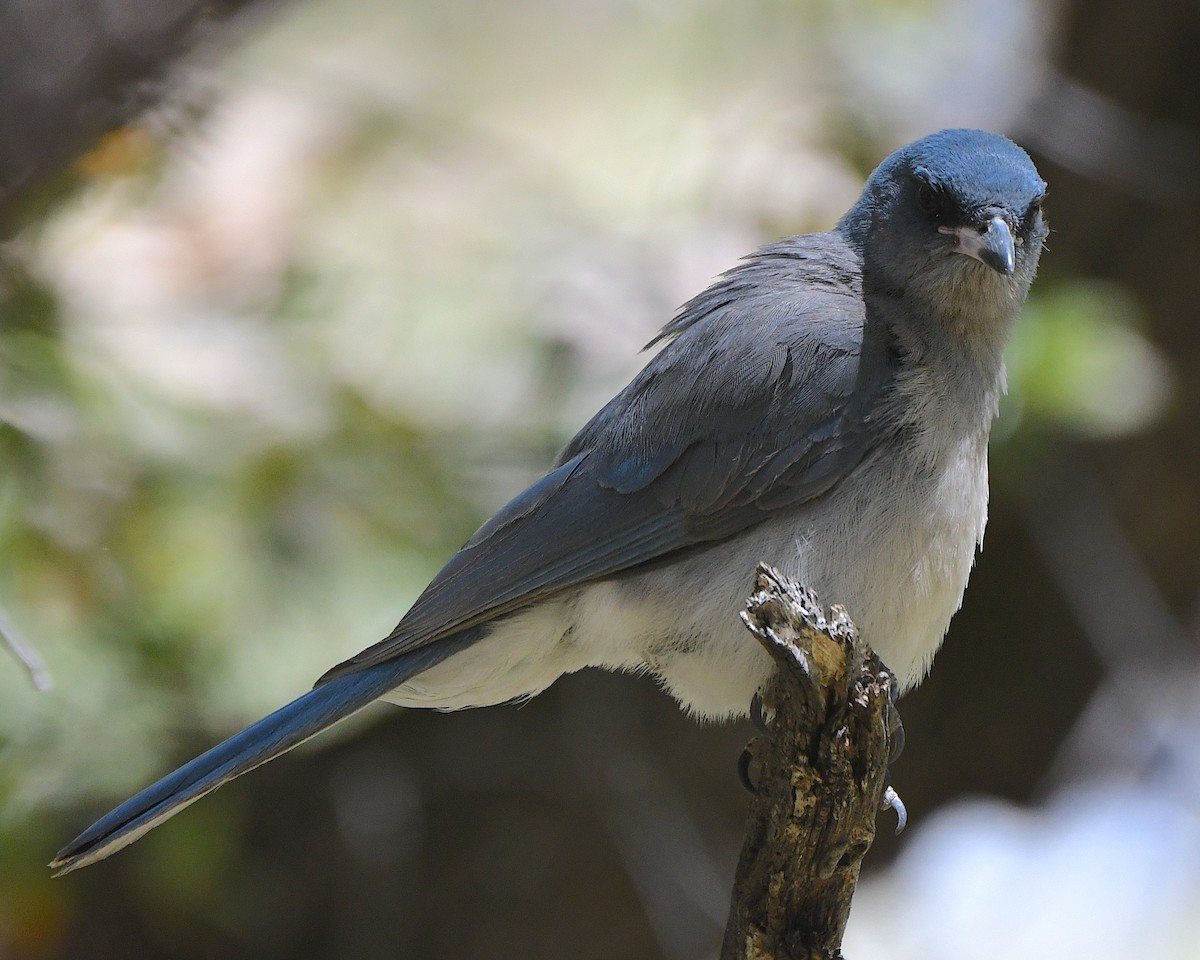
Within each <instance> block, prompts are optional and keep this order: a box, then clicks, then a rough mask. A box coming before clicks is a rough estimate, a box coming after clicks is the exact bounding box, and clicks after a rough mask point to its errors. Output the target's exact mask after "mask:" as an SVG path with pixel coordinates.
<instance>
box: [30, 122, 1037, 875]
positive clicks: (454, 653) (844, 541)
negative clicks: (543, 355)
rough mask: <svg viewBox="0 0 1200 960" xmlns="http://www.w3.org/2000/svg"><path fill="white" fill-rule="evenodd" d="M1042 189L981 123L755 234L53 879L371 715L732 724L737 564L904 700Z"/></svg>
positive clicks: (929, 139) (753, 670)
mask: <svg viewBox="0 0 1200 960" xmlns="http://www.w3.org/2000/svg"><path fill="white" fill-rule="evenodd" d="M1045 194H1046V184H1045V182H1044V181H1043V180H1042V178H1041V177H1040V176H1039V174H1038V172H1037V169H1036V168H1035V166H1034V164H1033V162H1032V160H1031V159H1030V158H1029V156H1028V154H1027V153H1026V152H1025V151H1024V150H1023V149H1022V148H1021V147H1019V146H1018V145H1017V144H1015V143H1014V142H1012V141H1011V140H1009V139H1008V138H1006V137H1004V136H1001V135H999V134H995V133H989V132H985V131H980V130H972V129H948V130H942V131H939V132H937V133H933V134H930V135H928V136H925V137H923V138H921V139H919V140H917V141H915V142H913V143H910V144H908V145H907V146H904V147H902V148H900V149H899V150H897V151H895V152H894V153H892V154H891V155H890V156H888V157H887V158H886V159H885V160H883V162H882V163H880V165H879V166H878V167H877V168H876V169H875V171H874V172H873V173H872V174H871V175H870V176H869V178H868V179H867V180H866V183H865V185H864V187H863V190H862V194H861V196H860V197H859V198H858V200H857V201H856V202H855V203H854V204H853V206H851V208H850V209H849V211H848V212H847V213H846V214H845V215H844V216H843V217H842V218H841V219H840V220H839V221H838V222H837V224H836V225H835V226H834V228H833V229H832V230H830V231H828V232H825V233H812V234H805V235H800V236H794V237H789V238H786V239H782V240H779V241H776V242H772V243H769V244H767V245H765V246H763V247H761V248H760V249H758V250H757V251H756V252H754V253H751V254H750V255H748V256H747V257H745V258H743V259H742V260H741V261H740V262H739V263H738V264H737V265H736V266H734V267H733V268H732V269H730V270H729V271H727V272H726V273H724V274H722V275H721V276H720V277H718V278H717V279H716V280H715V281H714V282H713V283H712V284H711V285H710V286H709V287H708V288H707V289H706V290H704V291H703V292H702V293H700V294H699V295H698V296H696V297H694V298H693V299H691V300H690V301H688V302H687V303H686V304H684V305H683V306H682V307H681V308H680V309H679V311H678V312H677V313H676V314H675V315H674V316H673V318H672V319H670V321H669V322H668V323H667V324H666V325H665V326H664V327H663V328H662V329H661V331H660V332H659V333H658V335H657V336H656V337H654V339H653V340H652V341H651V342H650V343H649V344H648V345H647V350H648V351H651V354H650V357H649V359H648V361H647V362H646V364H645V366H644V367H643V368H642V370H641V371H640V372H639V373H638V374H637V375H636V376H634V378H633V379H632V380H631V382H630V383H629V384H628V385H627V386H626V387H625V388H624V389H623V390H621V391H620V392H619V393H618V394H617V395H616V396H615V397H614V398H613V399H612V400H611V401H609V402H608V403H607V404H606V405H605V406H604V407H603V408H602V409H601V410H600V411H599V412H598V413H597V414H596V415H595V416H594V417H592V419H591V420H590V421H589V422H588V423H587V424H586V425H584V427H583V428H582V429H581V430H580V431H579V432H578V433H577V434H576V435H575V437H574V438H573V439H572V440H571V441H570V442H569V443H568V444H567V445H566V447H565V448H564V449H563V451H562V452H561V454H560V455H559V456H558V458H557V460H556V461H555V463H554V464H553V466H552V467H551V468H550V469H549V470H548V472H547V473H546V474H545V475H544V476H542V477H541V479H539V480H537V481H536V482H535V483H533V484H532V485H531V486H530V487H528V489H526V490H525V491H524V492H522V493H520V494H519V495H518V496H516V497H515V498H514V499H513V500H512V501H510V502H509V503H508V504H507V505H505V506H504V507H502V508H501V509H500V510H499V512H498V513H496V515H495V516H493V517H492V518H491V519H490V520H488V521H487V522H486V523H485V524H484V525H483V526H482V527H480V529H479V530H478V531H477V532H476V533H475V534H474V535H473V536H472V537H471V538H470V539H469V540H468V541H467V542H466V544H465V545H464V546H463V547H462V548H461V549H460V550H459V551H458V552H457V553H456V554H454V555H453V556H452V557H451V558H450V560H449V561H448V562H447V563H446V565H445V566H444V567H443V568H442V570H441V571H440V572H439V573H438V574H437V575H436V576H435V577H434V578H433V580H432V582H431V583H430V584H429V585H428V587H427V588H426V589H425V590H424V591H423V592H422V593H421V594H420V596H419V597H418V599H417V600H416V602H415V603H414V604H413V605H412V607H411V608H410V609H409V610H408V612H407V613H406V614H405V615H404V616H403V618H402V619H401V620H400V622H399V624H398V625H397V626H396V628H395V629H394V630H393V631H392V632H391V633H390V634H389V635H388V636H387V637H385V638H384V639H383V640H381V641H379V642H378V643H375V644H374V645H372V646H369V647H367V648H366V649H365V650H363V651H362V652H361V653H359V654H357V655H355V656H353V657H351V658H350V659H348V660H345V661H344V662H342V663H340V664H338V665H337V666H334V667H333V668H332V669H330V670H329V671H327V672H326V673H325V674H324V675H323V676H322V677H320V679H319V680H318V681H317V683H316V685H315V686H314V687H313V689H311V690H310V691H308V692H307V693H305V694H303V695H302V696H300V697H299V698H297V699H296V700H294V701H292V702H291V703H289V704H287V705H286V706H284V707H282V708H280V709H279V710H277V711H275V712H274V713H272V714H270V715H269V716H267V717H265V718H263V719H262V720H259V721H258V722H256V723H254V724H252V725H251V726H249V727H247V728H246V729H245V730H243V731H241V732H240V733H237V734H235V735H233V736H232V737H230V738H229V739H227V740H225V741H224V742H223V743H220V744H219V745H217V746H215V747H213V748H212V749H210V750H209V751H208V752H206V753H204V754H202V755H200V756H199V757H197V758H196V759H194V760H192V761H191V762H190V763H187V764H185V765H184V766H182V767H180V768H179V769H177V770H176V771H174V772H173V773H171V774H169V775H167V776H165V777H164V778H163V779H161V780H159V781H158V782H157V783H155V784H153V785H151V786H150V787H148V788H146V789H145V790H143V791H142V792H141V793H139V794H137V795H136V796H135V797H133V798H132V799H130V800H127V801H126V802H125V803H122V804H121V805H120V806H118V807H116V808H115V809H114V810H112V811H111V812H110V813H108V814H107V815H105V816H104V817H102V818H101V819H100V820H98V821H97V822H96V823H95V824H93V825H92V826H91V827H89V828H88V829H86V830H85V831H84V832H83V833H81V834H80V835H79V836H78V837H77V838H76V839H74V840H73V841H71V842H70V843H69V844H68V845H67V846H66V847H65V848H64V849H63V850H61V851H60V852H59V853H58V855H57V856H56V857H55V858H54V860H53V861H52V862H51V864H50V866H51V867H52V868H53V869H55V870H56V871H57V873H58V874H59V875H61V874H65V873H68V872H70V871H73V870H76V869H78V868H80V867H83V866H86V865H88V864H91V863H94V862H96V861H98V860H101V859H103V858H105V857H107V856H109V855H110V854H111V853H113V852H115V851H116V850H119V849H121V848H122V847H124V846H126V845H128V844H129V843H131V842H133V841H134V840H136V839H137V838H138V837H140V836H142V835H143V834H145V833H146V832H147V831H148V830H150V829H152V828H153V827H155V826H157V825H158V824H160V823H162V822H163V821H164V820H166V819H167V818H168V817H171V816H173V815H174V814H176V813H178V812H179V811H180V810H182V809H183V808H184V807H186V806H188V805H189V804H191V803H193V802H195V801H196V800H199V799H200V798H201V797H203V796H204V795H206V794H208V793H210V792H211V791H213V790H215V789H217V788H218V787H220V786H221V785H222V784H224V783H226V782H228V781H229V780H232V779H233V778H235V777H238V776H240V775H242V774H243V773H246V772H248V771H249V770H252V769H254V768H255V767H257V766H259V765H261V764H263V763H266V762H267V761H269V760H272V759H274V758H275V757H277V756H279V755H280V754H282V753H284V752H286V751H288V750H290V749H292V748H293V747H295V746H296V745H297V744H300V743H302V742H303V741H305V740H308V739H309V738H310V737H312V736H314V735H316V734H318V733H320V732H321V731H322V730H324V729H325V728H327V727H329V726H330V725H331V724H333V723H335V722H337V721H338V720H340V719H342V718H344V717H346V716H348V715H350V714H352V713H354V712H356V711H358V710H359V709H361V708H362V707H364V706H366V705H367V704H369V703H371V702H373V701H375V700H380V699H382V700H386V701H390V702H392V703H396V704H399V705H401V706H405V707H428V708H434V709H437V710H459V709H464V708H469V707H479V706H485V705H492V704H500V703H506V702H512V701H521V700H525V699H527V698H529V697H532V696H535V695H536V694H538V693H540V692H541V691H542V690H544V689H545V688H546V687H548V686H549V685H550V684H551V683H553V682H554V681H555V680H556V679H557V678H558V677H560V676H562V675H563V674H567V673H571V672H574V671H577V670H580V669H583V668H585V667H602V668H608V669H610V670H616V671H631V672H641V673H648V674H651V675H653V676H654V677H655V678H657V679H658V681H659V682H660V683H661V685H662V686H663V687H664V688H665V689H666V690H667V691H668V692H669V693H670V694H671V695H672V696H674V698H675V699H676V700H677V701H678V702H679V703H680V704H681V705H682V707H683V708H684V709H686V710H687V711H688V712H690V713H692V714H694V715H695V716H697V717H698V718H706V719H722V718H730V717H737V716H742V715H745V714H746V713H747V712H748V710H749V707H750V704H751V701H752V700H753V699H754V697H755V695H756V693H757V692H758V691H759V690H760V689H761V688H762V687H763V686H764V684H765V683H766V682H767V681H768V680H769V678H770V676H771V672H772V670H773V666H772V662H771V659H770V657H769V655H768V654H767V653H766V651H765V650H764V649H763V648H762V647H761V646H760V645H759V643H758V642H757V641H756V640H755V639H754V638H753V637H751V636H750V635H749V634H748V632H747V631H746V630H745V628H744V627H743V626H742V624H741V622H740V620H739V619H738V616H737V613H738V611H739V610H740V609H741V608H742V606H743V604H744V602H745V599H746V597H747V596H748V595H749V594H750V592H752V586H753V578H754V573H755V570H756V568H757V566H758V564H759V563H760V562H768V563H770V564H771V565H772V566H774V567H776V568H777V569H778V570H780V571H781V572H782V573H784V574H785V575H787V576H789V577H792V578H793V579H795V580H797V581H799V582H801V583H803V584H804V585H806V586H807V587H809V588H810V589H812V590H813V591H815V592H816V594H817V595H819V596H821V597H822V598H827V599H829V600H831V601H836V602H838V603H840V604H842V605H843V606H844V607H845V608H846V609H847V610H848V611H849V613H850V615H851V616H852V618H853V619H854V621H855V622H856V624H857V626H858V627H859V630H860V632H861V634H862V636H863V637H864V638H865V639H866V640H867V641H868V642H869V643H870V644H871V645H872V646H873V647H874V649H875V650H876V652H877V653H878V654H879V656H880V657H881V659H882V660H883V662H884V663H885V664H886V665H887V666H888V668H889V669H890V671H891V673H892V674H893V675H894V677H895V678H896V681H897V682H898V686H899V688H900V689H901V690H907V689H909V688H911V687H913V686H915V685H916V684H917V683H918V682H919V681H920V680H921V679H922V678H923V677H924V675H925V674H926V672H927V671H928V669H929V666H930V662H931V660H932V658H933V656H934V654H935V652H936V651H937V649H938V647H939V646H940V645H941V643H942V639H943V637H944V635H945V633H946V630H947V628H948V626H949V623H950V619H951V617H952V616H953V614H954V613H955V611H956V610H957V609H958V607H959V606H960V604H961V602H962V598H963V594H964V591H965V589H966V585H967V579H968V576H969V574H970V571H971V568H972V566H973V564H974V560H975V555H976V552H977V549H978V548H979V547H981V545H982V540H983V532H984V526H985V523H986V519H987V501H988V479H987V469H988V467H987V464H988V439H989V433H990V429H991V424H992V421H993V420H994V418H995V417H996V415H997V412H998V405H999V401H1000V397H1001V396H1002V394H1003V393H1004V391H1005V389H1006V386H1005V371H1004V359H1003V353H1004V348H1005V345H1006V343H1007V341H1008V339H1009V336H1010V333H1011V331H1012V329H1013V327H1014V325H1015V323H1016V321H1017V319H1018V316H1019V314H1020V311H1021V307H1022V304H1023V303H1024V301H1025V299H1026V296H1027V294H1028V292H1029V289H1030V285H1031V284H1032V282H1033V279H1034V275H1035V273H1036V271H1037V267H1038V261H1039V258H1040V256H1041V252H1042V248H1043V244H1044V241H1045V239H1046V236H1047V233H1048V232H1049V228H1048V226H1047V221H1046V218H1045V215H1044V213H1043V210H1042V205H1043V200H1044V197H1045Z"/></svg>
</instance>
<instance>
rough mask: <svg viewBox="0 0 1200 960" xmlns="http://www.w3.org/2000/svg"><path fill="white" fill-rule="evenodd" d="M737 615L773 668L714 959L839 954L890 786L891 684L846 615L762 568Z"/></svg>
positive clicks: (789, 959) (781, 959)
mask: <svg viewBox="0 0 1200 960" xmlns="http://www.w3.org/2000/svg"><path fill="white" fill-rule="evenodd" d="M742 619H743V620H744V621H745V622H746V626H747V627H748V628H749V629H750V631H751V632H752V633H754V635H755V636H757V637H758V638H759V640H760V641H762V643H763V644H764V646H766V648H767V649H768V650H769V651H770V652H771V654H772V656H774V657H775V658H776V660H777V661H778V663H779V670H778V671H777V673H776V677H775V679H774V680H773V681H772V683H771V685H770V687H769V688H768V689H767V690H766V692H765V693H764V698H763V700H764V704H763V705H764V708H765V715H766V716H771V717H773V720H772V721H771V727H770V732H769V733H768V734H765V735H764V736H762V737H760V738H758V739H757V740H755V741H754V742H753V743H752V744H751V745H750V747H749V748H748V750H750V751H751V753H752V759H751V763H752V768H754V769H757V770H758V771H759V777H758V785H757V793H756V796H755V798H754V800H753V802H752V804H751V809H750V817H749V823H748V826H747V830H746V839H745V843H744V845H743V847H742V855H741V860H740V862H739V864H738V869H737V877H736V880H735V883H734V890H733V904H732V908H731V911H730V915H729V922H728V925H727V926H726V930H725V941H724V947H723V950H722V953H721V957H722V960H800V958H814V960H815V958H822V960H828V958H835V957H840V956H841V949H840V948H841V941H842V934H843V932H844V931H845V928H846V920H847V918H848V917H849V914H850V900H851V897H852V896H853V895H854V888H855V885H856V884H857V882H858V874H859V868H860V866H861V864H862V858H863V856H864V855H865V854H866V852H867V850H868V849H869V848H870V846H871V843H872V841H873V840H874V839H875V820H876V817H877V816H878V813H879V809H880V800H881V798H882V797H883V795H884V792H885V789H886V786H887V763H888V755H889V746H888V741H889V732H888V728H889V717H890V716H893V715H894V711H892V710H891V709H890V703H891V692H890V687H891V678H890V677H889V675H888V673H887V672H886V669H885V668H884V667H883V664H882V663H881V662H880V660H879V658H878V657H877V656H876V655H875V654H874V652H872V651H871V650H870V649H869V648H868V647H867V646H866V645H865V644H864V643H863V642H862V641H861V640H860V639H859V637H858V632H857V631H856V630H855V628H854V624H853V623H852V622H851V621H850V618H849V617H848V616H847V614H846V612H845V610H843V609H842V608H841V607H838V606H834V607H833V608H832V609H831V610H829V611H828V613H826V612H825V611H824V610H823V609H822V608H821V606H820V604H819V603H818V601H817V598H816V597H815V596H814V595H813V594H812V593H811V592H810V591H808V590H806V589H804V588H803V587H801V586H799V585H798V584H796V583H794V582H792V581H789V580H787V579H786V578H784V577H782V576H781V575H780V574H779V573H778V572H776V571H775V570H772V569H771V568H770V567H768V566H766V565H762V566H760V567H759V569H758V574H757V582H756V592H755V594H754V596H752V597H751V598H750V600H749V602H748V603H747V608H746V611H745V612H743V614H742Z"/></svg>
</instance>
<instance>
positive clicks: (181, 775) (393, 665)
mask: <svg viewBox="0 0 1200 960" xmlns="http://www.w3.org/2000/svg"><path fill="white" fill-rule="evenodd" d="M477 638H478V631H476V630H466V631H464V632H462V633H459V634H455V635H453V636H450V637H446V638H445V639H443V640H440V641H438V642H437V643H433V644H430V645H429V646H426V647H421V648H419V649H417V650H414V651H412V652H411V653H408V654H404V655H401V656H400V657H397V658H396V659H394V660H387V661H385V662H383V663H380V664H377V665H375V666H373V667H369V668H367V669H364V670H359V671H356V672H354V673H347V674H343V675H342V676H339V677H335V678H333V679H331V680H329V681H328V682H326V683H322V684H321V685H320V686H318V687H316V688H314V689H313V690H310V691H309V692H308V693H306V694H304V696H302V697H300V698H298V699H296V700H293V701H292V702H291V703H289V704H288V705H287V706H286V707H281V708H280V709H278V710H276V711H275V712H274V713H272V714H271V715H270V716H267V717H263V719H261V720H259V721H258V722H257V723H254V724H251V725H250V726H249V727H247V728H246V729H245V730H243V731H242V732H241V733H236V734H234V735H233V736H232V737H230V738H229V739H228V740H226V741H225V742H224V743H220V744H218V745H217V746H215V747H213V748H212V749H211V750H209V751H208V752H207V753H203V754H201V755H200V756H198V757H197V758H196V759H195V760H193V761H191V763H187V764H184V765H183V766H182V767H180V768H179V769H178V770H176V771H175V772H174V773H171V774H168V775H167V776H165V777H163V778H162V779H161V780H159V781H158V783H156V784H154V785H153V786H149V787H147V788H146V789H145V790H143V791H142V792H141V793H139V794H138V795H137V796H136V797H133V798H132V799H130V800H126V801H125V802H124V803H123V804H121V805H120V806H119V807H117V808H116V809H115V810H113V811H111V812H110V813H108V814H107V815H106V816H104V817H102V818H101V819H99V820H97V821H96V822H95V823H94V824H92V825H91V826H90V827H88V828H87V829H86V830H85V831H84V832H83V833H81V834H80V835H79V836H78V837H76V838H75V839H74V840H72V841H71V842H70V843H69V844H67V845H66V846H65V847H64V848H63V849H62V850H60V851H59V853H58V855H57V856H56V857H55V858H54V859H53V860H52V861H51V863H50V866H51V867H52V868H54V869H55V870H57V871H58V872H57V873H56V876H62V875H63V874H64V873H70V872H71V871H72V870H77V869H79V868H80V867H86V866H87V865H88V864H89V863H95V862H96V861H97V860H103V859H104V858H105V857H107V856H108V855H109V854H111V853H115V852H116V851H117V850H120V849H121V848H122V847H124V846H126V845H128V844H130V843H133V841H134V840H136V839H138V837H140V836H142V834H144V833H146V832H147V831H149V830H151V829H153V828H154V827H156V826H158V825H159V824H160V823H162V822H163V821H164V820H166V819H167V818H168V817H171V816H174V815H175V814H176V813H178V812H179V811H180V810H182V809H183V808H184V807H186V806H187V805H188V804H189V803H194V802H195V801H196V800H199V799H200V798H201V797H202V796H204V795H205V794H206V793H211V792H212V791H213V790H216V789H217V787H219V786H221V785H222V784H223V783H227V782H228V781H230V780H232V779H233V778H234V777H240V776H241V775H242V774H243V773H246V772H247V771H250V770H253V769H254V768H255V767H257V766H260V765H261V764H264V763H266V762H267V761H268V760H273V759H274V758H275V757H277V756H279V755H280V754H281V753H285V752H286V751H288V750H291V749H292V747H294V746H296V745H297V744H300V743H303V742H304V741H305V740H307V739H308V738H309V737H312V736H314V735H316V734H318V733H320V732H321V731H322V730H324V729H325V728H326V727H328V726H331V725H332V724H334V723H336V722H337V721H338V720H341V719H342V718H344V717H348V716H349V715H350V714H352V713H354V712H355V711H357V710H360V709H361V708H362V707H365V706H366V705H367V704H368V703H370V702H371V701H373V700H377V699H379V697H381V696H383V695H384V694H385V693H387V692H388V691H389V690H393V689H395V688H396V687H398V686H399V685H400V684H402V683H404V682H405V681H406V680H409V679H411V678H412V677H415V676H416V675H417V674H419V673H422V672H424V671H425V670H428V669H429V668H430V667H432V666H433V665H434V664H436V663H438V662H440V661H441V660H444V659H445V658H446V657H448V656H450V655H451V654H452V653H457V652H458V651H459V650H461V649H463V648H465V647H467V646H469V645H470V644H471V643H472V642H473V641H474V640H475V639H477Z"/></svg>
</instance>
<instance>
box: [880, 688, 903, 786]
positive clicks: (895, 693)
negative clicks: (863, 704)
mask: <svg viewBox="0 0 1200 960" xmlns="http://www.w3.org/2000/svg"><path fill="white" fill-rule="evenodd" d="M899 699H900V683H899V681H897V680H896V678H895V676H893V675H892V674H891V673H890V672H889V673H888V699H887V706H886V707H885V708H884V713H885V722H886V723H887V733H888V763H889V764H893V763H895V762H896V761H897V760H899V759H900V754H902V753H903V752H904V722H903V721H902V720H901V719H900V711H899V710H897V709H896V701H897V700H899Z"/></svg>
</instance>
